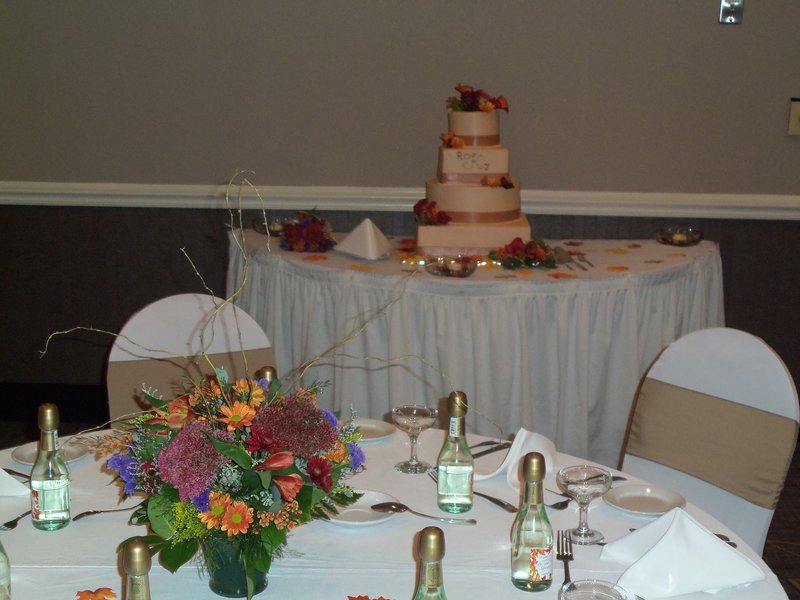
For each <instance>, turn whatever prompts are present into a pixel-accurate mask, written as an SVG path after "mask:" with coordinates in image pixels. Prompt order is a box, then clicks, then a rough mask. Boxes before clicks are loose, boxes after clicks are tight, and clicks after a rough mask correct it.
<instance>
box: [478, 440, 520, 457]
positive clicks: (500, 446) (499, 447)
mask: <svg viewBox="0 0 800 600" xmlns="http://www.w3.org/2000/svg"><path fill="white" fill-rule="evenodd" d="M510 447H511V442H501V443H499V444H497V446H493V447H491V448H489V449H488V450H481V451H480V452H476V453H475V454H473V455H472V458H480V457H481V456H486V455H487V454H491V453H492V452H499V451H500V450H507V449H508V448H510Z"/></svg>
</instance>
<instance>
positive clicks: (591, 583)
mask: <svg viewBox="0 0 800 600" xmlns="http://www.w3.org/2000/svg"><path fill="white" fill-rule="evenodd" d="M627 598H628V593H627V592H626V591H625V590H623V589H622V588H621V587H619V586H618V585H615V584H613V583H611V582H610V581H600V580H599V579H582V580H580V581H570V582H567V583H565V584H564V585H562V586H561V589H560V590H559V591H558V600H627Z"/></svg>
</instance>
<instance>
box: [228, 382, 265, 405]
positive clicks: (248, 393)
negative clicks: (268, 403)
mask: <svg viewBox="0 0 800 600" xmlns="http://www.w3.org/2000/svg"><path fill="white" fill-rule="evenodd" d="M233 389H234V391H235V392H236V394H237V395H238V396H239V398H241V397H243V396H244V397H246V398H247V403H248V404H249V405H250V406H259V405H260V404H261V403H262V402H264V400H266V397H265V396H264V390H263V389H262V388H261V386H260V385H258V383H256V382H255V381H252V380H250V379H240V380H239V381H237V382H236V385H234V386H233Z"/></svg>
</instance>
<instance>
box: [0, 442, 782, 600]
mask: <svg viewBox="0 0 800 600" xmlns="http://www.w3.org/2000/svg"><path fill="white" fill-rule="evenodd" d="M442 436H443V432H442V431H441V430H429V431H426V432H424V433H423V434H422V436H421V437H420V448H419V455H420V458H422V459H425V460H428V461H432V462H434V463H435V460H436V456H437V454H438V451H439V448H440V446H441V442H442ZM469 437H470V438H471V441H473V442H474V441H476V440H477V439H478V437H477V436H473V435H471V434H470V436H469ZM364 449H365V451H366V454H367V469H366V470H365V471H363V472H362V473H360V474H358V475H356V476H355V478H354V479H353V480H351V483H352V485H353V486H354V487H356V488H359V489H373V490H379V491H383V492H386V493H389V494H391V495H393V496H395V497H396V498H397V499H399V500H400V501H401V502H405V503H406V504H408V505H410V506H411V507H412V508H416V509H417V510H419V511H422V512H427V513H429V514H440V515H442V516H447V514H446V513H443V512H441V511H439V509H438V508H437V506H436V487H435V485H434V484H433V482H432V481H431V480H430V479H429V478H428V477H427V476H425V475H405V474H402V473H399V472H397V471H395V470H394V469H393V468H392V465H394V464H395V463H396V462H397V461H399V460H403V459H405V458H407V457H408V452H409V442H408V437H407V436H406V435H405V434H402V433H400V432H395V433H393V434H392V435H391V436H390V437H389V438H386V439H384V440H382V441H377V442H372V443H368V444H364ZM502 459H503V453H497V454H493V455H490V456H486V457H484V458H479V459H477V468H478V469H482V470H485V471H486V472H491V471H492V470H493V469H494V468H496V466H497V465H499V464H500V462H502ZM556 462H557V464H556V465H552V466H548V479H547V480H546V487H548V488H551V489H553V483H552V481H551V479H550V478H552V476H553V473H554V472H555V471H556V470H557V469H558V468H560V467H561V466H564V465H567V464H576V463H578V462H579V459H576V458H574V457H572V456H569V455H564V454H559V455H558V457H557V461H556ZM0 466H5V467H11V468H14V469H18V470H20V469H24V468H25V467H24V466H22V465H19V464H17V463H16V462H15V461H13V460H12V458H11V452H10V450H3V451H0ZM100 467H101V463H100V462H97V461H95V460H94V459H93V458H92V457H91V456H85V457H83V458H81V459H79V460H78V461H76V462H75V463H73V465H72V467H71V468H72V496H73V497H72V512H73V514H77V513H78V512H81V511H83V510H87V509H91V508H112V507H114V506H115V505H116V504H117V502H118V498H119V491H120V490H119V487H118V486H117V485H115V484H113V483H112V476H111V475H110V474H108V473H105V472H103V471H101V469H100ZM636 481H638V480H635V479H634V478H630V479H629V483H632V482H636ZM476 487H477V489H479V490H482V491H484V492H486V493H490V494H493V495H496V496H499V497H502V498H504V499H505V500H508V501H509V502H512V503H514V504H518V496H517V493H516V492H515V491H514V490H513V489H511V488H510V487H509V486H508V483H507V481H506V477H505V474H504V473H503V474H501V475H498V476H495V477H493V478H491V479H487V480H484V481H480V482H477V483H476ZM557 499H559V498H557V497H556V496H555V495H554V494H551V493H548V492H546V493H545V501H546V502H553V501H554V500H557ZM136 502H137V499H136V498H131V499H129V500H128V501H127V503H128V504H130V505H134V504H135V503H136ZM28 508H29V499H28V497H26V496H23V497H19V498H8V497H0V522H4V521H6V520H8V519H10V518H12V517H14V516H16V515H17V514H19V513H20V512H22V511H24V510H27V509H28ZM686 510H687V512H688V513H689V514H691V515H692V516H693V517H694V518H695V519H697V520H698V521H699V522H701V523H702V524H703V525H704V526H705V527H707V528H708V529H710V530H711V531H714V532H722V533H727V534H728V535H729V536H730V537H731V538H732V539H733V540H734V541H735V542H737V543H738V544H739V550H740V551H741V552H742V553H744V554H745V555H746V556H748V557H749V558H750V559H751V560H753V561H754V562H756V564H758V565H759V566H760V567H761V568H762V569H763V570H764V572H765V575H766V578H765V579H764V580H763V581H761V582H758V583H755V584H752V585H749V586H747V587H741V588H737V589H729V590H722V591H720V592H719V593H718V594H716V595H714V596H709V595H708V594H704V593H699V594H692V595H689V596H681V597H680V600H708V599H709V598H713V599H714V600H780V599H782V598H784V599H785V598H786V594H785V593H784V592H783V589H782V587H781V585H780V582H779V581H778V579H777V577H776V576H775V575H774V573H772V572H771V571H770V570H769V568H768V567H767V566H766V565H765V564H764V562H763V561H762V560H761V558H760V557H758V556H757V555H756V554H755V553H754V552H752V550H750V549H749V548H748V547H747V546H746V545H745V544H743V543H742V542H741V540H739V539H738V538H737V537H736V536H735V535H734V534H733V533H731V532H730V531H729V530H727V528H726V527H725V526H724V525H722V524H721V523H719V522H718V521H716V520H715V519H713V518H712V517H710V516H709V515H708V514H706V513H704V512H703V511H701V510H699V509H697V508H696V507H694V506H692V505H689V506H687V508H686ZM548 513H549V516H550V520H551V523H552V526H553V529H554V530H556V529H567V528H571V527H574V526H575V525H577V520H578V515H577V509H576V508H575V507H574V504H573V505H572V506H570V508H568V509H567V510H563V511H555V510H549V511H548ZM128 516H129V513H127V512H123V513H109V514H105V515H95V516H92V517H88V518H85V519H83V520H80V521H78V522H75V523H70V524H69V526H67V527H66V528H65V529H62V530H60V531H55V532H44V531H39V530H36V529H34V528H33V527H32V525H31V522H30V518H29V517H28V518H25V519H23V520H22V521H21V522H20V524H19V526H18V527H17V528H16V529H14V530H12V531H7V532H2V533H1V534H0V535H1V536H2V541H3V545H4V547H5V549H6V551H7V553H8V555H9V557H10V559H11V585H12V594H13V597H14V598H20V599H24V600H51V599H54V598H58V599H64V600H68V599H73V598H75V594H76V592H77V591H79V590H85V589H91V590H94V589H97V588H100V587H110V588H111V589H112V590H114V591H115V592H116V593H117V597H118V598H121V597H122V591H123V585H124V580H123V579H122V575H121V571H120V569H119V566H118V555H117V546H118V544H119V543H120V542H121V541H122V540H124V539H126V538H128V537H130V536H135V535H143V534H145V533H146V530H145V528H144V527H142V526H132V525H127V519H128ZM468 516H470V517H473V518H475V519H477V521H478V524H477V525H476V526H464V525H450V524H442V523H438V525H439V526H440V527H441V528H442V530H443V531H444V533H445V542H446V554H445V557H444V565H443V566H444V583H445V589H446V592H447V594H448V597H450V598H461V599H463V600H478V599H481V600H482V599H485V598H492V599H494V600H506V599H508V600H511V599H514V598H520V599H521V598H530V595H529V594H528V593H526V592H522V591H519V590H517V589H516V588H514V587H513V585H512V584H511V581H510V577H511V575H510V559H509V555H510V554H509V553H510V543H509V533H510V528H511V522H512V521H513V518H514V515H513V514H510V513H507V512H505V511H503V510H502V509H500V508H498V507H496V506H495V505H493V504H491V503H489V502H487V501H485V500H483V499H481V498H475V505H474V507H473V509H472V511H470V513H469V514H468ZM651 520H652V517H640V516H635V515H630V514H628V513H625V512H622V511H620V510H618V509H616V508H613V507H611V506H609V505H607V504H606V503H605V502H603V501H602V500H597V501H595V502H594V503H593V504H592V505H591V507H590V510H589V524H590V525H591V526H592V527H595V528H597V529H599V530H600V531H602V532H603V533H604V534H605V535H606V539H607V540H608V541H612V540H614V539H617V538H619V537H621V536H624V535H626V534H627V533H628V531H629V529H630V528H631V527H641V526H642V525H644V524H645V523H648V522H650V521H651ZM433 524H437V522H434V521H431V520H429V519H424V518H421V517H417V516H415V515H411V514H409V513H405V514H401V515H397V516H396V517H394V518H392V519H390V520H388V521H385V522H383V523H381V524H378V525H374V526H369V527H343V526H340V525H334V524H331V523H325V522H321V521H314V522H312V523H310V524H308V525H305V526H302V527H300V528H298V529H296V530H295V531H294V532H293V533H292V534H291V535H290V537H289V546H288V549H287V552H286V553H285V555H284V556H283V557H282V558H279V559H276V560H275V561H274V562H273V565H272V569H271V570H270V573H269V585H268V587H267V589H266V591H265V592H264V593H262V594H261V595H259V596H257V598H259V599H261V598H263V599H265V600H266V599H269V598H273V599H276V600H277V599H280V600H318V599H324V600H346V598H347V596H348V595H353V596H356V595H359V594H366V595H369V596H370V597H371V598H377V597H378V596H380V595H383V596H384V597H385V598H390V599H391V600H405V599H407V598H410V597H411V595H412V593H413V590H414V585H415V571H416V564H415V560H414V556H413V554H414V549H413V546H414V535H415V534H416V533H417V532H418V531H419V530H420V529H422V528H423V527H425V526H428V525H433ZM599 556H600V548H599V547H596V546H589V547H578V546H576V547H575V560H574V561H572V563H571V564H570V571H571V574H572V578H573V579H581V578H599V579H604V580H608V581H616V580H617V578H618V577H619V575H620V573H621V571H622V568H621V566H620V565H618V564H616V563H614V562H611V561H607V560H600V558H599ZM698 568H702V565H698ZM150 581H151V589H152V595H153V598H159V599H160V600H185V599H188V598H191V599H192V600H194V599H197V600H202V599H207V600H211V599H212V598H218V596H216V595H214V594H213V593H212V592H211V591H210V590H209V589H208V583H207V580H206V578H205V577H204V576H203V575H202V573H201V572H200V571H199V569H198V567H197V566H195V565H186V566H184V567H183V568H181V569H180V570H179V571H178V572H177V573H176V574H174V575H173V574H170V573H169V572H168V571H166V570H165V569H164V568H163V567H161V566H160V565H159V564H157V563H156V564H154V566H153V568H152V570H151V574H150ZM554 581H555V584H554V586H553V587H552V588H551V589H550V590H548V591H547V592H544V593H541V594H537V597H538V598H542V599H543V600H555V598H557V588H558V586H559V585H560V583H561V582H562V581H563V570H562V564H561V563H560V562H557V563H556V564H555V570H554Z"/></svg>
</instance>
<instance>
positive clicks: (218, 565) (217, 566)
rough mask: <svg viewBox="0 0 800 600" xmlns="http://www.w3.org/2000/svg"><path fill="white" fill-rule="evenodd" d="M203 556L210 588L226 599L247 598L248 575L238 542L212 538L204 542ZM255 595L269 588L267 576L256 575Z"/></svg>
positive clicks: (263, 574) (225, 538)
mask: <svg viewBox="0 0 800 600" xmlns="http://www.w3.org/2000/svg"><path fill="white" fill-rule="evenodd" d="M203 556H204V558H205V563H206V570H207V572H208V587H209V588H211V591H212V592H214V593H215V594H217V595H218V596H224V597H225V598H247V597H248V595H247V575H246V574H245V566H244V556H243V555H242V546H241V544H240V543H239V541H238V540H235V539H231V538H227V537H212V538H208V539H206V540H204V541H203ZM253 583H254V589H253V595H256V594H258V593H260V592H263V591H264V589H266V587H267V574H266V573H260V572H259V573H256V574H255V580H254V582H253Z"/></svg>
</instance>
